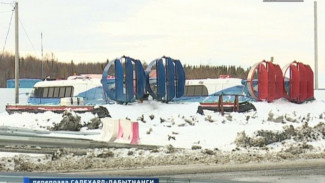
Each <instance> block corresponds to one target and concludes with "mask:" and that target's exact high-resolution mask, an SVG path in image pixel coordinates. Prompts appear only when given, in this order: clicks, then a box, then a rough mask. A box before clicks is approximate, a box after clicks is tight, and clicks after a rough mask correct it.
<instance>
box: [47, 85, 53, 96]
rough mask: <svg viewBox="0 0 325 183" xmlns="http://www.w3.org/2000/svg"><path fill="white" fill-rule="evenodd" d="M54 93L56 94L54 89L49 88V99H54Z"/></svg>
mask: <svg viewBox="0 0 325 183" xmlns="http://www.w3.org/2000/svg"><path fill="white" fill-rule="evenodd" d="M53 93H54V88H53V87H51V88H49V94H48V95H47V97H48V98H52V97H53Z"/></svg>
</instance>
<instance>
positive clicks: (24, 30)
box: [18, 18, 37, 54]
mask: <svg viewBox="0 0 325 183" xmlns="http://www.w3.org/2000/svg"><path fill="white" fill-rule="evenodd" d="M18 19H19V18H18ZM19 22H20V24H21V26H22V28H23V31H24V33H25V34H26V36H27V38H28V41H29V43H30V44H31V46H32V47H33V50H34V52H35V54H36V53H37V52H36V49H35V47H34V45H33V43H32V41H31V40H30V38H29V35H28V33H27V31H26V29H25V27H24V24H23V22H22V21H21V20H20V19H19Z"/></svg>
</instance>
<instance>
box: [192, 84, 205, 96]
mask: <svg viewBox="0 0 325 183" xmlns="http://www.w3.org/2000/svg"><path fill="white" fill-rule="evenodd" d="M202 88H203V87H202V85H197V86H195V90H194V95H195V96H201V95H202Z"/></svg>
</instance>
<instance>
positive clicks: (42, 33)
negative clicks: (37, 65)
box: [41, 32, 44, 80]
mask: <svg viewBox="0 0 325 183" xmlns="http://www.w3.org/2000/svg"><path fill="white" fill-rule="evenodd" d="M41 52H42V53H41V54H42V58H41V59H42V60H41V63H42V78H41V79H42V80H43V79H44V63H43V33H42V32H41Z"/></svg>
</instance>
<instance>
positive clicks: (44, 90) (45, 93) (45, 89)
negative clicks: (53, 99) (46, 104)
mask: <svg viewBox="0 0 325 183" xmlns="http://www.w3.org/2000/svg"><path fill="white" fill-rule="evenodd" d="M48 90H49V88H44V89H43V95H42V98H47V93H48Z"/></svg>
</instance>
